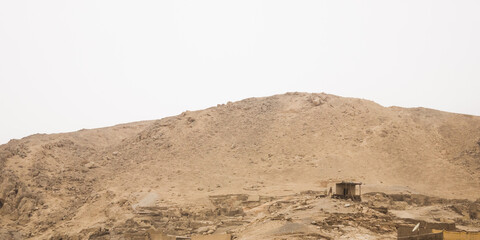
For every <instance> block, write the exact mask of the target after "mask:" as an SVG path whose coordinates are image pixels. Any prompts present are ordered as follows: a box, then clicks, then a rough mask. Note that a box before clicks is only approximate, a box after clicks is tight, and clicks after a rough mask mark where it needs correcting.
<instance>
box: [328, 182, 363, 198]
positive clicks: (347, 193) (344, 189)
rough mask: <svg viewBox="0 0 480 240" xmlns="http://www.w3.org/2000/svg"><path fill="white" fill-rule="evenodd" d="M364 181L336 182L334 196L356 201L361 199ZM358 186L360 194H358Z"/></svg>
mask: <svg viewBox="0 0 480 240" xmlns="http://www.w3.org/2000/svg"><path fill="white" fill-rule="evenodd" d="M361 185H362V183H357V182H343V181H342V182H341V183H336V187H335V194H334V195H333V197H334V198H342V199H352V200H354V201H360V200H361V195H362V187H361ZM357 186H358V194H357V190H356V189H357Z"/></svg>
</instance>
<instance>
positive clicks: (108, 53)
mask: <svg viewBox="0 0 480 240" xmlns="http://www.w3.org/2000/svg"><path fill="white" fill-rule="evenodd" d="M293 91H305V92H326V93H331V94H336V95H340V96H348V97H359V98H366V99H370V100H373V101H376V102H377V103H380V104H382V105H384V106H391V105H397V106H403V107H416V106H423V107H428V108H435V109H439V110H444V111H450V112H458V113H467V114H473V115H480V1H476V0H475V1H459V0H455V1H442V0H434V1H418V0H415V1H403V0H402V1H386V0H378V1H318V0H315V1H281V0H273V1H259V0H255V1H245V0H242V1H226V0H222V1H207V0H202V1H198V0H196V1H180V0H176V1H158V0H156V1H119V0H114V1H106V0H100V1H98V0H95V1H92V0H90V1H88V0H87V1H86V0H82V1H65V0H58V1H38V0H35V1H22V0H15V1H9V0H0V143H6V142H7V141H8V140H9V139H11V138H21V137H24V136H27V135H30V134H34V133H53V132H65V131H75V130H79V129H81V128H95V127H103V126H108V125H114V124H118V123H124V122H131V121H139V120H147V119H159V118H162V117H166V116H170V115H176V114H179V113H181V112H183V111H185V110H198V109H203V108H207V107H210V106H215V105H216V104H217V103H225V102H227V101H236V100H241V99H244V98H247V97H260V96H268V95H273V94H279V93H285V92H293Z"/></svg>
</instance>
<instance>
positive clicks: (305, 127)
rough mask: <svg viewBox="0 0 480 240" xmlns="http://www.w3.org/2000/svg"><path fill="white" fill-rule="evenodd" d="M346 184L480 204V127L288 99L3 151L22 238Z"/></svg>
mask: <svg viewBox="0 0 480 240" xmlns="http://www.w3.org/2000/svg"><path fill="white" fill-rule="evenodd" d="M341 180H354V181H358V182H362V183H364V185H363V188H362V190H364V191H365V192H385V193H412V194H424V195H429V196H435V197H441V198H445V199H452V198H464V199H470V200H475V199H477V198H480V191H479V190H480V117H478V116H469V115H462V114H453V113H446V112H441V111H436V110H431V109H424V108H412V109H406V108H400V107H389V108H386V107H382V106H380V105H378V104H376V103H374V102H371V101H367V100H362V99H354V98H343V97H338V96H334V95H329V94H323V93H321V94H309V93H287V94H283V95H275V96H271V97H266V98H250V99H245V100H242V101H239V102H234V103H230V102H229V103H227V104H222V105H218V106H216V107H212V108H208V109H205V110H201V111H193V112H190V111H187V112H184V113H182V114H180V115H178V116H173V117H168V118H164V119H161V120H156V121H144V122H136V123H129V124H122V125H117V126H113V127H108V128H101V129H92V130H81V131H78V132H72V133H62V134H51V135H45V134H37V135H32V136H29V137H26V138H23V139H21V140H12V141H10V142H9V143H8V144H5V145H1V146H0V224H1V225H2V226H7V228H6V229H7V230H3V231H4V234H9V235H8V236H11V237H12V238H19V239H22V238H29V237H31V238H40V239H41V238H48V237H52V236H57V235H58V234H67V235H68V233H81V232H82V231H85V230H86V229H91V228H92V227H100V228H102V227H109V228H113V227H115V226H123V225H125V223H126V222H128V221H129V219H132V218H133V217H134V216H135V214H136V211H138V209H139V208H142V207H159V206H171V205H176V206H188V205H191V204H192V203H194V204H195V205H196V206H197V207H200V206H208V205H209V204H211V199H210V200H209V196H219V195H228V194H252V193H254V194H256V195H261V196H283V195H288V194H295V193H299V192H302V191H307V190H310V191H324V190H325V189H327V188H328V187H329V186H331V184H332V183H333V182H335V181H341ZM0 234H1V232H0ZM5 236H6V235H5Z"/></svg>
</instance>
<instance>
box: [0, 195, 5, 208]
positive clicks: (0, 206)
mask: <svg viewBox="0 0 480 240" xmlns="http://www.w3.org/2000/svg"><path fill="white" fill-rule="evenodd" d="M3 203H4V201H3V199H1V198H0V209H1V208H2V207H3Z"/></svg>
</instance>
